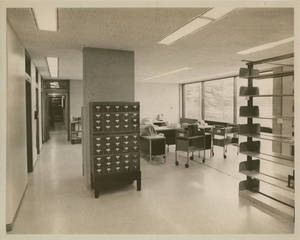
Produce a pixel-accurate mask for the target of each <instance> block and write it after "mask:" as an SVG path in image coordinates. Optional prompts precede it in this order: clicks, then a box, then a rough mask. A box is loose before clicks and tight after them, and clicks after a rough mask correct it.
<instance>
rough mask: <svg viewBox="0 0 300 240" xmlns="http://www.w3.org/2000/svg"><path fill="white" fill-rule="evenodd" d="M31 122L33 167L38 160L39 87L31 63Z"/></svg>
mask: <svg viewBox="0 0 300 240" xmlns="http://www.w3.org/2000/svg"><path fill="white" fill-rule="evenodd" d="M30 82H31V122H32V159H33V166H34V165H35V163H36V160H37V157H38V155H37V149H36V120H35V119H34V112H35V110H36V96H35V89H36V87H37V84H36V81H35V66H34V64H33V63H32V62H31V81H30Z"/></svg>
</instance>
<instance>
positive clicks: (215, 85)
mask: <svg viewBox="0 0 300 240" xmlns="http://www.w3.org/2000/svg"><path fill="white" fill-rule="evenodd" d="M233 89H234V88H233V78H225V79H221V80H215V81H209V82H205V83H204V103H205V107H204V109H205V120H211V121H217V122H226V123H233V122H234V120H233V115H234V114H233V109H234V106H233Z"/></svg>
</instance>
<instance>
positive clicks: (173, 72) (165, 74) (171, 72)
mask: <svg viewBox="0 0 300 240" xmlns="http://www.w3.org/2000/svg"><path fill="white" fill-rule="evenodd" d="M190 69H192V68H190V67H183V68H179V69H177V70H173V71H170V72H166V73H162V74H159V75H156V76H153V77H148V78H146V79H144V80H151V79H155V78H160V77H164V76H168V75H171V74H175V73H179V72H182V71H187V70H190Z"/></svg>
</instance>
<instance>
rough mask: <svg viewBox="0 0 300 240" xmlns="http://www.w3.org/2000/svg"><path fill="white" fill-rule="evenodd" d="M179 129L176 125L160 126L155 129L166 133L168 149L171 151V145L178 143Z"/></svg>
mask: <svg viewBox="0 0 300 240" xmlns="http://www.w3.org/2000/svg"><path fill="white" fill-rule="evenodd" d="M179 129H180V128H175V127H158V128H156V129H155V130H156V132H157V133H162V134H164V135H165V137H166V144H167V146H168V151H169V145H175V144H176V135H177V131H178V130H179Z"/></svg>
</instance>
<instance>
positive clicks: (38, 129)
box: [34, 88, 40, 154]
mask: <svg viewBox="0 0 300 240" xmlns="http://www.w3.org/2000/svg"><path fill="white" fill-rule="evenodd" d="M35 100H36V110H35V113H34V117H35V120H36V150H37V153H38V154H40V121H39V111H40V109H39V89H38V88H36V89H35Z"/></svg>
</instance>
